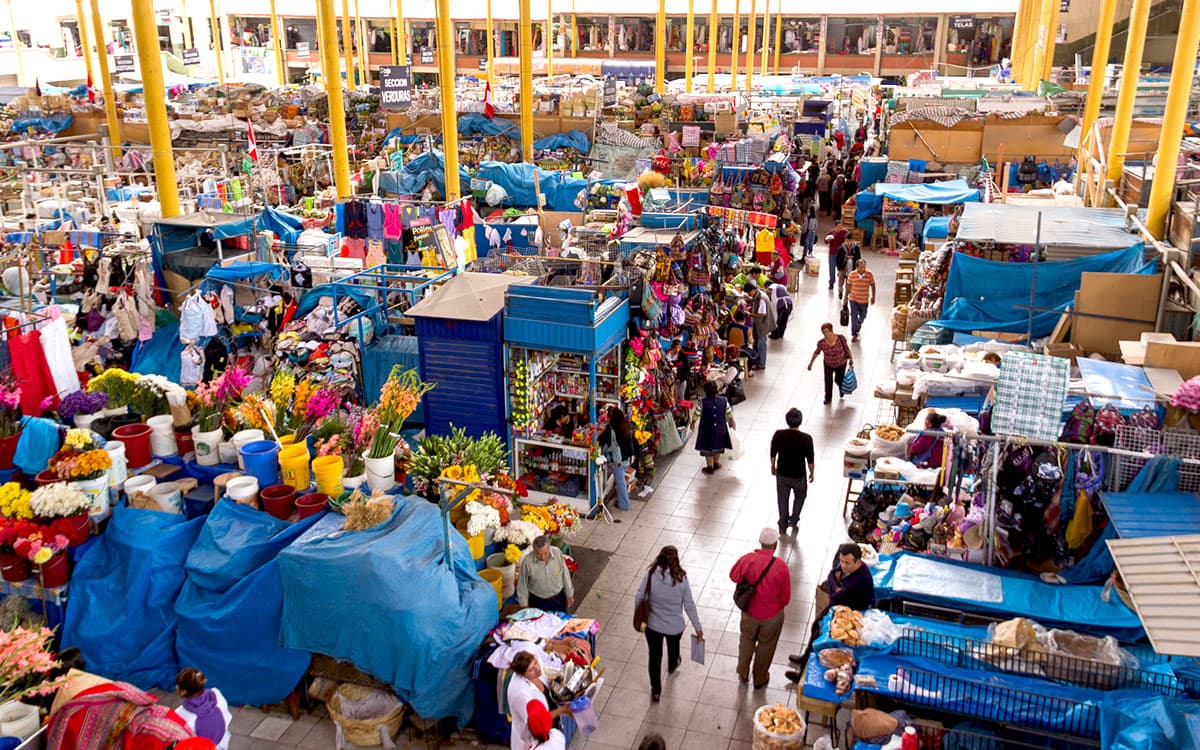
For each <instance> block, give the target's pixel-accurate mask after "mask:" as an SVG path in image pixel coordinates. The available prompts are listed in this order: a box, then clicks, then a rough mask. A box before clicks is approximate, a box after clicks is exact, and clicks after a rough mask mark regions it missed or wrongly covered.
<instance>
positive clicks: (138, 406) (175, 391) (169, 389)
mask: <svg viewBox="0 0 1200 750" xmlns="http://www.w3.org/2000/svg"><path fill="white" fill-rule="evenodd" d="M172 397H174V398H173V400H175V401H182V400H185V399H186V393H185V391H184V390H183V387H182V386H179V385H177V384H175V383H172V382H171V381H170V380H167V379H166V378H164V377H163V376H162V375H139V376H137V379H136V380H135V381H134V384H133V394H132V395H131V396H130V399H129V408H130V409H132V410H133V411H134V412H136V413H138V414H141V415H142V416H144V417H155V416H158V415H160V414H170V413H171V404H170V399H172Z"/></svg>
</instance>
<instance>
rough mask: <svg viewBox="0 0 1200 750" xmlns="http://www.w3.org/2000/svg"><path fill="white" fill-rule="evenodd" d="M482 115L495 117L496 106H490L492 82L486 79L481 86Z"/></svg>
mask: <svg viewBox="0 0 1200 750" xmlns="http://www.w3.org/2000/svg"><path fill="white" fill-rule="evenodd" d="M483 115H484V117H495V116H496V108H495V107H493V106H492V82H491V81H488V82H487V83H485V84H484V86H483Z"/></svg>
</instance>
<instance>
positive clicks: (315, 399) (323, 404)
mask: <svg viewBox="0 0 1200 750" xmlns="http://www.w3.org/2000/svg"><path fill="white" fill-rule="evenodd" d="M345 397H346V393H345V389H344V388H343V387H341V386H329V385H321V386H318V387H317V388H316V389H314V390H313V391H312V392H311V394H310V395H309V396H308V400H307V401H306V402H305V403H296V404H295V407H294V409H293V413H295V414H299V415H300V424H299V426H297V427H296V441H297V442H299V441H301V440H304V439H306V438H307V437H308V436H309V435H311V434H313V432H314V431H315V430H316V429H317V426H318V425H320V424H321V423H322V422H324V421H325V420H327V419H329V417H330V415H332V414H335V413H336V412H337V410H338V407H339V406H341V404H342V401H343V400H344V399H345Z"/></svg>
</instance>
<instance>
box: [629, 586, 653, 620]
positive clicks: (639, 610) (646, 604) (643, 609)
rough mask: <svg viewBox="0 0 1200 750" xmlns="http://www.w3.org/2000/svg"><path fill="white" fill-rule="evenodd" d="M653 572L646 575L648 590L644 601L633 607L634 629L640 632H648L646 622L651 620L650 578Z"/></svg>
mask: <svg viewBox="0 0 1200 750" xmlns="http://www.w3.org/2000/svg"><path fill="white" fill-rule="evenodd" d="M652 577H653V576H652V575H651V574H647V575H646V592H645V594H644V595H643V596H642V601H641V602H640V603H639V604H638V605H637V606H636V607H634V609H633V629H634V630H636V631H637V632H639V633H645V632H646V623H648V622H649V621H650V579H651V578H652Z"/></svg>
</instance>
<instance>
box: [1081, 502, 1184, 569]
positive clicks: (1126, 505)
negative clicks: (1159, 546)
mask: <svg viewBox="0 0 1200 750" xmlns="http://www.w3.org/2000/svg"><path fill="white" fill-rule="evenodd" d="M1100 500H1101V502H1103V503H1104V510H1105V511H1107V513H1108V518H1109V520H1110V521H1111V522H1112V525H1113V530H1114V531H1116V532H1117V536H1119V537H1121V538H1122V539H1145V538H1147V537H1165V536H1168V535H1170V534H1200V495H1197V494H1196V493H1194V492H1101V493H1100ZM1197 572H1200V571H1197Z"/></svg>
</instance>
